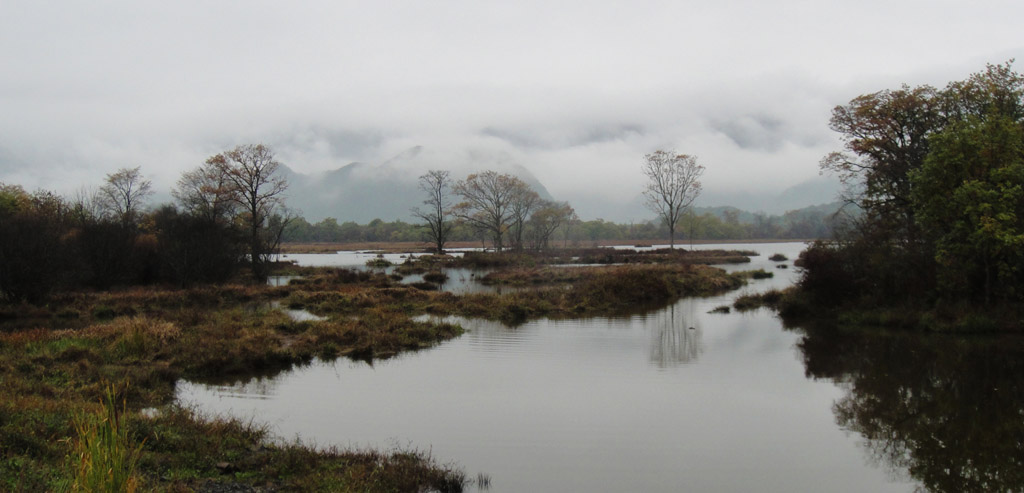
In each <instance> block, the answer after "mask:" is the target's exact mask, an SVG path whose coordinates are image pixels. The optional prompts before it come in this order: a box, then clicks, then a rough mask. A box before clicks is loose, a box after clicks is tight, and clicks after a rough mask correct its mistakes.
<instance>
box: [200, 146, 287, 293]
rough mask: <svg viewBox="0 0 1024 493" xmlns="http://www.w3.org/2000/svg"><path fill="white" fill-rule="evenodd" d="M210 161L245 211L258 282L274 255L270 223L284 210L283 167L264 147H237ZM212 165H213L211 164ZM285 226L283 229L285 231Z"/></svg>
mask: <svg viewBox="0 0 1024 493" xmlns="http://www.w3.org/2000/svg"><path fill="white" fill-rule="evenodd" d="M210 160H212V161H214V162H215V163H218V164H217V166H219V167H221V168H222V171H223V173H224V176H225V177H226V178H227V182H228V183H229V184H230V186H231V189H232V191H233V195H232V196H233V198H234V200H235V202H236V203H237V204H238V206H239V207H240V208H241V210H242V211H241V212H242V219H243V221H244V222H245V225H246V226H247V230H248V233H249V235H248V236H249V262H250V263H251V265H252V273H253V276H254V277H255V278H256V279H264V278H265V277H266V275H267V271H266V263H267V261H268V260H269V257H270V255H271V254H272V253H273V248H274V243H275V242H274V241H273V237H274V236H277V238H278V239H279V238H280V236H279V234H278V235H274V234H270V233H272V232H270V231H268V227H269V226H270V224H269V221H270V219H271V217H272V216H274V214H275V213H277V212H280V211H282V210H283V209H284V192H285V191H286V190H287V189H288V182H287V180H285V179H284V177H282V176H280V175H279V174H278V169H279V168H280V167H281V163H279V162H277V161H276V160H274V151H273V150H272V149H271V148H270V147H269V146H265V145H263V144H247V145H242V146H238V147H235V148H234V149H232V150H230V151H227V152H225V153H223V154H221V155H220V156H214V157H212V158H210ZM207 162H209V161H207ZM283 228H284V226H283V225H280V229H282V230H283Z"/></svg>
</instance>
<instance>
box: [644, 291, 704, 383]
mask: <svg viewBox="0 0 1024 493" xmlns="http://www.w3.org/2000/svg"><path fill="white" fill-rule="evenodd" d="M680 306H682V305H680V304H675V305H672V306H671V307H670V308H669V309H668V310H662V311H659V312H656V313H654V314H652V315H650V316H648V317H647V321H648V323H649V324H650V326H651V327H652V328H653V329H654V331H653V333H652V334H653V336H652V337H651V362H653V363H655V364H656V365H657V366H658V367H659V368H672V367H676V366H680V365H684V364H687V363H690V362H692V361H696V360H697V358H698V357H699V356H700V354H701V353H702V352H704V343H703V331H702V330H701V329H699V328H697V327H693V326H690V325H689V324H690V323H694V322H693V320H694V318H693V317H692V316H690V317H683V316H682V313H680V314H679V315H678V316H677V315H676V308H677V307H680ZM688 306H692V305H688ZM680 310H681V309H680Z"/></svg>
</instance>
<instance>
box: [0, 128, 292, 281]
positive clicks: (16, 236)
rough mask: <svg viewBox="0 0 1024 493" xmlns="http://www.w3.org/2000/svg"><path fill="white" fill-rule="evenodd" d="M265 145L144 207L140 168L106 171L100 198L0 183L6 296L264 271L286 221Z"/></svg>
mask: <svg viewBox="0 0 1024 493" xmlns="http://www.w3.org/2000/svg"><path fill="white" fill-rule="evenodd" d="M275 170H276V162H275V161H274V160H273V153H272V152H271V151H270V149H269V148H267V147H266V146H240V147H237V148H236V149H234V150H232V151H228V152H226V153H224V154H220V155H217V156H214V157H212V158H210V160H208V161H207V162H206V164H205V165H204V166H202V167H200V168H198V169H196V170H193V171H190V172H187V173H185V174H184V175H183V176H182V178H181V180H180V181H179V183H178V187H177V189H176V190H175V191H174V196H175V198H176V199H177V204H176V205H174V204H168V205H164V206H161V207H158V208H156V209H155V210H152V211H146V210H145V207H144V205H145V200H146V198H147V197H148V196H149V195H150V194H151V188H152V187H151V184H150V182H149V181H148V180H145V179H144V178H143V177H142V174H141V172H140V169H139V168H133V169H121V170H118V171H116V172H114V173H111V174H109V175H107V177H106V180H105V182H104V183H103V184H102V186H101V187H100V188H99V189H98V191H97V192H96V193H94V194H88V193H82V194H79V196H78V197H76V198H75V199H71V200H69V199H65V198H62V197H60V196H58V195H56V194H54V193H52V192H48V191H38V192H35V193H31V194H30V193H28V192H26V191H25V190H24V189H22V188H21V187H19V186H16V185H4V184H0V300H8V301H13V300H28V301H38V300H42V299H44V298H45V297H46V296H47V295H48V294H50V293H52V292H54V291H60V290H64V289H72V288H82V287H86V288H95V289H106V288H109V287H112V286H118V285H134V284H151V283H173V284H178V285H187V284H192V283H199V282H218V281H224V280H226V279H229V278H230V277H232V276H234V275H235V274H236V273H237V272H238V271H239V269H240V268H243V267H251V268H252V271H253V273H254V274H256V275H257V276H262V275H264V274H265V268H264V265H265V262H266V260H267V258H268V255H269V254H270V253H271V252H272V251H273V250H274V248H276V245H277V242H279V241H280V234H281V231H283V230H284V226H285V225H286V224H287V216H286V215H283V214H282V212H283V211H282V209H281V207H282V205H283V204H282V203H281V193H282V192H283V191H284V189H285V187H286V186H287V185H286V184H285V183H284V181H283V180H282V179H281V178H279V177H278V176H277V175H276V174H275Z"/></svg>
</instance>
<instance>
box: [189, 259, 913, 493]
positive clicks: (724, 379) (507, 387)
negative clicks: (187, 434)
mask: <svg viewBox="0 0 1024 493" xmlns="http://www.w3.org/2000/svg"><path fill="white" fill-rule="evenodd" d="M716 247H721V245H706V246H701V248H716ZM731 247H733V248H744V249H748V248H749V249H754V250H758V251H760V252H761V254H762V255H761V256H760V257H755V259H754V261H753V262H752V263H751V264H745V265H741V266H729V267H727V268H728V269H730V270H734V269H741V270H742V269H752V268H761V267H763V268H766V269H771V270H772V271H773V272H775V273H776V277H775V278H773V279H769V280H764V281H753V282H752V283H751V284H750V285H749V286H748V287H746V288H743V289H742V290H740V291H736V292H731V293H728V294H726V295H723V296H718V297H712V298H698V299H686V300H682V301H680V302H678V303H676V304H674V305H672V306H670V307H667V308H665V309H662V310H659V311H655V312H651V313H646V314H639V315H635V316H631V317H624V318H611V319H609V318H592V319H584V320H561V321H552V320H537V321H533V322H530V323H527V324H524V325H521V326H518V327H514V328H512V327H506V326H503V325H501V324H499V323H493V322H485V321H478V320H463V319H458V321H459V323H461V324H462V325H463V326H464V327H465V328H466V329H467V333H466V334H465V335H463V336H462V337H460V338H458V339H455V340H452V341H448V342H446V343H444V344H441V345H440V346H437V347H435V348H432V349H428V350H425V351H419V352H416V353H407V354H404V355H401V356H399V357H396V358H393V359H389V360H385V361H377V362H375V363H374V364H373V365H372V366H371V365H369V364H366V363H361V362H353V361H349V360H346V359H340V360H337V361H329V362H328V361H320V362H316V363H314V364H312V365H309V366H306V367H302V368H298V369H294V370H292V371H289V372H285V373H282V374H280V375H278V376H277V377H274V378H263V379H254V380H251V381H246V382H239V383H237V384H235V385H230V386H208V385H203V384H196V383H189V382H181V383H180V385H179V390H178V398H179V400H180V401H181V402H185V403H191V404H194V405H195V406H197V407H198V408H199V409H200V410H203V411H206V412H209V413H213V414H224V413H227V414H231V415H235V416H241V417H245V418H250V417H253V418H255V419H256V420H257V421H261V422H266V423H269V425H270V426H271V428H272V429H273V430H274V431H275V432H276V434H277V435H278V436H280V437H282V438H285V439H290V438H294V437H300V438H301V439H303V440H304V441H307V442H313V443H316V444H320V445H339V446H342V447H375V448H389V447H404V448H409V447H413V448H419V449H423V450H429V451H430V452H431V454H432V455H433V456H434V458H435V459H437V460H439V461H440V462H451V463H454V464H456V465H458V466H460V467H461V468H462V469H463V470H465V471H466V472H467V473H468V475H469V476H470V477H475V476H476V474H477V473H478V472H482V473H486V474H487V475H489V476H490V478H491V484H490V489H489V491H502V492H504V491H681V490H687V491H786V492H790V491H825V490H827V491H911V490H913V488H914V484H912V483H911V482H910V479H908V478H906V477H904V476H905V473H903V472H901V470H900V468H898V467H888V466H887V465H886V464H885V463H884V461H881V460H879V459H878V457H876V454H873V453H872V450H874V449H873V448H872V443H873V442H871V441H870V440H867V439H866V438H865V435H864V434H862V433H857V432H852V431H850V430H851V429H854V428H853V427H852V426H849V425H847V426H839V425H837V421H838V420H839V418H837V414H836V411H835V410H834V408H836V409H838V406H839V405H840V404H841V403H842V402H843V399H844V398H846V397H847V396H848V394H849V392H850V389H849V388H848V387H847V386H845V385H844V384H842V383H840V384H836V383H834V382H836V381H841V380H842V379H841V378H831V377H829V376H828V375H821V378H808V375H810V374H811V373H810V371H809V370H808V369H807V368H805V363H804V361H805V356H804V354H803V352H802V350H801V345H800V342H801V335H800V334H799V333H797V332H793V331H786V330H783V328H782V327H781V324H780V322H779V321H778V320H777V319H776V318H775V317H774V316H773V315H772V314H771V313H770V312H767V311H755V312H751V313H736V312H733V313H730V314H724V315H722V314H708V311H710V310H711V309H713V308H715V307H716V306H719V305H725V304H731V303H732V301H733V300H734V299H735V298H736V296H738V295H739V294H741V293H743V292H752V291H759V290H763V289H767V288H768V287H777V286H785V285H788V284H789V283H791V282H792V278H793V276H794V275H795V272H794V269H793V268H792V267H790V268H789V269H786V270H782V269H776V268H775V265H777V264H776V263H774V262H770V261H768V260H767V257H768V256H769V255H771V254H772V253H776V252H780V253H784V254H786V255H787V256H788V257H789V258H790V259H791V260H790V261H787V262H785V263H787V264H791V262H792V259H794V258H796V256H797V253H798V252H799V250H800V249H801V248H802V247H803V244H798V243H789V244H757V245H741V246H731ZM812 376H815V375H812ZM471 490H472V487H471Z"/></svg>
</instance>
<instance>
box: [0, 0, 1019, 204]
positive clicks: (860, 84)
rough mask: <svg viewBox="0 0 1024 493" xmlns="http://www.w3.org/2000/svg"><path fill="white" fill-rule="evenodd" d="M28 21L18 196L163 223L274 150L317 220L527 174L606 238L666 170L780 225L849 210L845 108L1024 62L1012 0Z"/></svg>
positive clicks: (8, 59) (51, 16)
mask: <svg viewBox="0 0 1024 493" xmlns="http://www.w3.org/2000/svg"><path fill="white" fill-rule="evenodd" d="M8 4H9V5H8ZM8 4H5V5H4V7H5V8H4V9H3V13H4V15H2V16H0V59H2V60H3V61H4V69H3V70H0V182H4V183H15V184H20V185H22V186H24V187H25V188H26V189H29V190H34V189H37V188H44V189H47V190H54V191H57V192H59V193H63V194H69V195H70V194H74V193H75V192H76V191H77V190H78V189H80V188H81V187H83V186H86V187H97V186H99V185H100V184H102V182H103V178H104V176H105V175H106V174H108V173H113V172H116V171H117V170H118V169H121V168H134V167H136V166H139V167H141V172H142V174H143V175H144V176H145V177H146V178H147V179H150V180H152V182H153V185H154V189H155V190H157V191H158V192H162V193H161V194H160V195H157V196H155V197H154V200H153V202H158V201H159V199H160V198H162V197H168V196H169V195H168V193H169V190H170V188H171V187H172V186H173V185H174V184H175V182H176V181H177V180H178V178H179V177H180V176H181V174H182V173H183V172H185V171H187V170H190V169H194V168H195V167H197V166H199V165H201V164H202V163H203V162H204V161H205V160H206V159H207V158H208V157H210V156H212V155H214V154H217V153H219V152H223V151H225V150H229V149H231V148H233V147H235V146H237V145H240V144H255V143H262V144H266V145H269V146H271V147H272V148H273V149H274V150H275V152H276V154H277V159H278V160H279V161H280V162H282V163H284V164H285V165H287V166H288V167H289V168H291V169H292V170H293V171H294V172H295V173H298V174H297V175H295V176H294V177H293V178H294V179H293V181H294V185H293V190H292V198H293V200H294V201H295V202H296V206H297V207H298V208H301V209H306V210H305V212H307V213H308V214H310V215H311V216H314V217H315V216H320V215H332V216H334V215H337V216H342V215H343V213H342V212H343V211H344V210H348V211H351V212H352V213H353V216H354V217H368V216H370V215H382V216H396V215H397V216H400V215H402V214H405V213H406V211H407V209H408V206H407V205H401V204H399V203H400V202H406V203H407V204H408V203H411V202H415V201H413V200H411V197H410V192H411V191H412V190H413V189H412V188H410V185H411V182H412V181H414V180H415V177H417V176H419V174H420V173H421V172H422V171H424V170H425V169H426V168H440V169H450V170H452V172H453V174H454V175H456V176H458V177H461V176H459V175H464V174H466V173H469V172H472V171H480V170H482V169H487V168H499V167H501V168H500V169H503V170H513V169H518V168H516V166H519V167H522V168H523V169H525V170H529V175H532V176H534V177H536V179H537V181H538V182H540V183H543V184H544V186H545V187H546V188H547V190H549V191H550V193H551V195H552V196H553V198H556V199H559V200H566V201H569V202H570V203H572V204H573V205H574V206H575V207H576V208H577V209H578V210H579V211H580V214H581V215H582V216H584V217H604V218H608V219H616V220H635V219H641V218H646V217H649V216H650V214H649V213H647V212H646V211H645V209H644V208H643V207H642V200H641V199H640V192H641V190H642V189H643V185H644V183H643V181H644V180H643V176H642V174H641V173H640V164H641V161H642V159H643V156H644V154H647V153H650V152H653V151H656V150H659V149H662V150H674V151H676V152H679V153H686V154H691V155H695V156H697V157H698V158H699V162H700V163H701V164H703V165H704V166H706V167H707V171H706V173H705V174H704V177H703V179H702V181H703V182H704V190H705V193H704V196H703V197H702V198H701V199H700V200H699V201H698V204H699V205H704V206H715V205H725V204H731V205H737V206H741V207H743V208H746V209H751V210H764V211H766V212H780V211H782V210H784V209H787V208H790V207H799V206H804V205H809V204H812V203H815V202H821V201H823V200H824V201H828V200H829V199H828V198H827V196H828V195H830V194H829V193H827V191H828V189H829V187H831V185H829V184H826V183H824V181H820V180H819V177H818V162H819V160H820V159H821V158H822V156H824V155H825V154H827V153H829V152H831V151H835V150H838V149H841V147H842V142H841V141H840V140H839V138H838V136H837V135H836V134H835V133H834V132H832V131H831V130H830V129H829V127H828V122H829V117H830V112H831V110H832V108H834V107H835V106H836V105H841V104H845V103H846V102H848V101H850V99H852V98H854V97H856V96H858V95H861V94H866V93H872V92H875V91H879V90H882V89H885V88H895V87H899V85H900V84H902V83H907V84H910V85H920V84H932V85H943V84H945V83H946V81H950V80H960V79H962V78H964V77H966V76H967V75H968V74H970V73H972V72H975V71H978V70H980V69H982V68H983V67H984V65H985V63H986V62H992V63H999V62H1005V61H1006V60H1009V59H1011V58H1016V59H1018V60H1022V59H1024V38H1022V37H1021V35H1020V22H1019V19H1020V18H1021V14H1024V3H1021V2H1016V1H1009V0H977V1H975V2H939V3H934V2H933V3H928V4H927V5H924V4H922V3H921V2H910V1H896V2H893V1H890V0H884V1H883V0H863V1H861V2H856V3H854V2H811V3H808V2H801V1H798V0H778V1H775V2H754V1H748V0H741V1H737V2H649V1H641V2H613V1H604V0H586V1H583V0H565V1H560V2H546V1H536V0H523V1H517V2H472V1H465V0H453V1H450V2H448V1H446V2H441V3H434V2H374V3H366V2H344V1H342V2H338V1H325V0H310V1H304V2H266V1H260V0H256V1H252V2H244V3H230V2H228V3H216V2H215V3H210V2H198V1H195V0H181V1H176V2H155V3H149V2H131V1H125V0H110V1H105V2H101V3H93V2H81V3H79V2H67V3H62V4H61V5H60V7H59V8H55V7H54V5H50V4H48V3H46V2H8ZM879 12H884V13H885V15H879V14H878V13H879ZM922 12H926V13H927V15H922ZM893 47H899V49H893ZM417 146H422V149H420V151H419V153H418V154H417V155H416V156H413V157H409V156H406V157H402V156H404V155H405V153H406V151H408V150H410V149H412V148H416V147H417ZM396 156H398V158H396ZM393 159H397V161H395V162H391V160H393ZM351 163H361V164H360V165H358V166H355V167H352V168H348V169H347V171H341V170H344V169H346V166H347V165H349V164H351ZM409 163H411V164H409ZM523 173H524V174H525V172H523ZM304 176H308V177H310V178H309V179H306V178H304ZM356 182H359V183H361V184H360V185H355V183H356ZM388 183H392V185H388ZM399 183H401V184H404V185H398V184H399ZM328 185H330V186H328ZM332 187H333V188H334V189H333V190H332ZM345 187H349V188H345ZM801 187H802V188H801ZM791 188H793V190H792V191H790V192H787V191H786V190H787V189H791ZM391 192H393V193H391ZM382 194H387V195H388V196H389V197H388V199H386V200H385V199H384V198H382ZM316 197H319V198H320V199H322V200H321V201H320V202H322V203H323V204H321V203H320V202H317V201H316V200H314V198H316ZM369 210H375V211H377V212H378V213H379V214H378V213H374V214H371V213H370V212H364V211H369ZM338 219H341V218H340V217H339V218H338Z"/></svg>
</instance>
